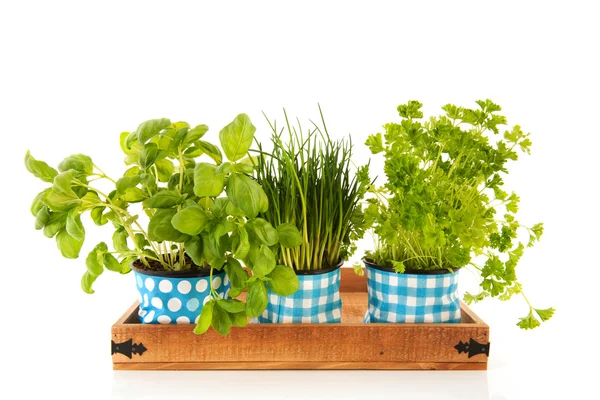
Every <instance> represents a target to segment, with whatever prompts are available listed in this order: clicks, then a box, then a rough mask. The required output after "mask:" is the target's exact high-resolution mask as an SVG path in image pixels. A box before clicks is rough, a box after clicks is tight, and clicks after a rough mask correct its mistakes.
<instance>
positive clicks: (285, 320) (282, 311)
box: [254, 263, 342, 324]
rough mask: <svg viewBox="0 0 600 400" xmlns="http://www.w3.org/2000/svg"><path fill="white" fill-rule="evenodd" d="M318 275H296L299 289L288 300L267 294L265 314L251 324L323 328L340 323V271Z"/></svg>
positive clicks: (335, 270)
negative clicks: (309, 325)
mask: <svg viewBox="0 0 600 400" xmlns="http://www.w3.org/2000/svg"><path fill="white" fill-rule="evenodd" d="M341 266H342V263H340V264H339V265H337V266H335V267H334V268H331V269H327V270H321V271H296V275H297V276H298V279H299V280H300V288H299V289H298V290H297V291H296V293H294V294H293V295H291V296H280V295H278V294H276V293H273V292H271V291H270V290H269V303H268V304H267V308H266V310H265V311H264V312H263V313H262V315H260V316H259V317H258V318H255V319H254V322H259V323H276V324H277V323H280V324H300V323H305V324H306V323H308V324H323V323H336V322H340V321H341V320H342V299H341V297H340V267H341Z"/></svg>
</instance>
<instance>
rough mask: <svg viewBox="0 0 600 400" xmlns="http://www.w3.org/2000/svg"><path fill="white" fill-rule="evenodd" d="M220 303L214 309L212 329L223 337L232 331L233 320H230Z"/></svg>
mask: <svg viewBox="0 0 600 400" xmlns="http://www.w3.org/2000/svg"><path fill="white" fill-rule="evenodd" d="M219 303H220V302H217V303H215V306H214V307H213V315H212V327H213V329H214V330H215V331H217V332H219V333H220V334H221V335H223V336H226V335H227V334H228V333H229V330H230V329H231V318H229V313H227V311H225V310H224V309H222V308H221V307H220V306H219Z"/></svg>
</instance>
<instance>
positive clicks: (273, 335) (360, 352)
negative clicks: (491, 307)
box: [112, 269, 489, 369]
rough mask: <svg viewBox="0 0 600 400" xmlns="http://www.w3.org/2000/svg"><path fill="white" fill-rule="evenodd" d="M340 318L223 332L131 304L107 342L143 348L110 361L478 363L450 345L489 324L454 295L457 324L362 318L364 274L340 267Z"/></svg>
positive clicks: (131, 364) (135, 364) (484, 337)
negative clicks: (199, 331) (198, 329)
mask: <svg viewBox="0 0 600 400" xmlns="http://www.w3.org/2000/svg"><path fill="white" fill-rule="evenodd" d="M341 282H342V284H341V296H342V303H343V313H342V323H340V324H249V325H248V326H247V327H245V328H235V327H234V328H232V330H231V332H230V334H229V335H228V336H227V337H223V336H221V335H219V334H218V333H216V332H215V331H213V330H210V331H209V332H207V333H206V334H204V335H195V334H194V333H193V327H192V325H154V324H140V323H139V319H138V317H137V307H138V304H137V303H136V304H134V305H132V306H131V307H130V308H129V309H128V310H127V312H126V313H125V314H124V315H123V316H122V317H121V318H120V319H119V320H118V321H117V322H116V323H115V325H113V328H112V340H113V341H114V342H115V343H120V342H124V341H127V340H128V339H133V341H134V343H143V344H144V346H145V347H146V348H147V351H146V352H144V353H143V354H142V355H141V356H139V355H136V354H134V355H133V357H132V358H131V359H129V358H127V357H126V356H124V355H122V354H114V355H113V366H114V368H115V369H486V368H487V356H486V355H485V354H478V355H475V356H473V357H471V358H469V357H468V355H467V354H465V353H462V354H459V353H458V351H457V350H456V349H455V348H454V346H456V345H457V344H458V343H459V342H460V341H462V342H468V341H469V340H470V339H471V338H472V339H474V340H476V341H478V342H479V343H488V342H489V327H488V326H487V325H486V324H485V323H484V322H483V321H481V319H479V317H477V315H475V314H474V313H473V312H472V311H471V310H469V309H468V308H467V307H466V305H464V304H462V303H461V311H462V322H461V323H459V324H375V323H373V324H363V323H362V319H363V317H364V314H365V311H366V308H367V294H366V278H365V277H364V276H363V277H359V276H357V275H355V274H354V273H353V271H352V270H346V269H344V270H342V280H341Z"/></svg>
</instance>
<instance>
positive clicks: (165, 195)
mask: <svg viewBox="0 0 600 400" xmlns="http://www.w3.org/2000/svg"><path fill="white" fill-rule="evenodd" d="M182 201H183V197H182V196H181V195H180V194H179V193H177V191H175V190H161V191H160V192H158V193H156V194H155V195H154V196H152V197H150V198H149V199H148V200H147V201H146V203H145V206H146V207H150V208H171V207H175V206H176V205H178V204H181V202H182Z"/></svg>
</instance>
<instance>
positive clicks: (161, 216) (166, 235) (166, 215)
mask: <svg viewBox="0 0 600 400" xmlns="http://www.w3.org/2000/svg"><path fill="white" fill-rule="evenodd" d="M176 212H177V211H176V210H173V209H158V210H157V211H156V213H155V214H154V216H152V217H151V218H150V223H149V224H148V237H149V239H150V240H153V241H156V242H162V241H163V240H168V241H171V242H184V241H185V240H186V239H188V238H189V236H187V235H185V234H183V233H181V232H180V231H178V230H177V229H175V228H174V227H173V224H172V223H171V220H172V219H173V216H175V213H176Z"/></svg>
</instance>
